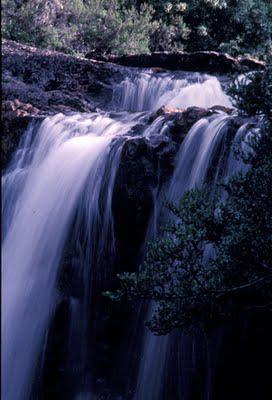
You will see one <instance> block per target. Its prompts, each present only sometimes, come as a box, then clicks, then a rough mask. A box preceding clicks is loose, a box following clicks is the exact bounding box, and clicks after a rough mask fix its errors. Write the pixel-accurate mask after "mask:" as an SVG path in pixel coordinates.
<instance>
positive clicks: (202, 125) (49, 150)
mask: <svg viewBox="0 0 272 400" xmlns="http://www.w3.org/2000/svg"><path fill="white" fill-rule="evenodd" d="M109 104H110V107H111V110H108V111H96V112H92V113H90V112H82V113H71V112H70V113H68V114H67V115H64V114H63V113H59V114H56V115H54V116H50V117H47V118H46V119H45V120H44V121H43V122H41V123H37V124H36V123H33V124H32V125H30V126H29V128H28V129H27V130H26V132H25V134H24V137H23V138H22V140H21V142H20V144H19V147H18V149H17V151H16V152H15V154H14V156H13V158H12V160H11V162H10V164H9V166H8V168H7V170H6V172H5V174H4V176H3V193H4V201H3V219H4V241H3V248H2V265H3V270H2V288H3V298H2V309H3V314H2V338H3V339H2V340H3V352H2V371H3V372H2V379H3V387H2V395H3V399H4V400H28V399H29V398H31V396H34V398H39V394H37V392H35V391H38V392H39V390H44V387H45V386H47V385H46V383H48V382H49V383H50V384H51V386H53V385H54V383H56V382H54V379H55V378H54V377H53V376H52V375H53V374H52V375H50V373H49V372H48V370H49V369H50V368H49V367H50V360H49V356H48V354H50V351H49V350H50V346H53V349H54V345H52V343H51V342H50V339H49V338H50V337H51V336H52V335H53V337H54V334H56V333H58V334H59V335H60V336H61V337H62V338H63V351H64V354H62V355H61V356H60V357H59V359H58V360H57V364H59V365H58V367H59V369H61V370H62V375H63V376H62V380H61V382H58V384H59V385H60V386H61V387H62V389H61V390H62V394H61V395H62V396H63V397H62V398H63V399H66V398H67V399H79V400H82V399H86V400H87V399H88V400H89V399H93V398H99V397H96V396H98V395H99V394H101V393H99V391H100V389H99V387H98V386H99V385H98V384H97V382H94V376H96V375H95V374H96V373H97V370H99V368H100V369H101V367H100V364H102V369H103V368H104V370H105V371H106V372H105V373H104V375H105V378H104V383H103V384H104V386H106V387H107V385H108V386H109V387H111V385H113V386H116V387H115V388H114V390H115V391H116V392H118V391H120V392H121V393H122V396H123V397H122V398H132V394H131V393H132V392H133V391H134V389H135V386H137V390H136V394H135V396H136V397H135V399H137V400H138V399H142V400H145V399H148V398H150V397H149V391H148V390H149V389H148V388H147V386H148V385H150V383H151V382H152V393H157V395H156V397H155V399H158V400H159V399H160V397H159V396H160V395H159V392H160V388H161V386H160V385H164V387H167V382H166V381H167V379H166V375H165V370H164V366H165V363H166V360H167V359H168V357H169V350H168V349H169V340H170V341H171V340H172V339H171V338H170V339H167V340H165V339H162V340H161V339H160V344H159V345H158V343H157V339H154V337H153V335H151V334H148V335H147V336H145V335H143V337H144V340H143V343H142V340H139V338H136V339H135V340H134V341H133V340H131V341H130V339H129V332H130V331H131V330H130V328H128V329H127V330H126V329H123V331H122V335H123V338H124V345H123V346H124V347H123V348H122V343H120V342H118V341H117V343H115V345H116V348H113V349H111V351H112V353H109V355H108V358H109V359H110V360H107V362H105V361H101V360H100V358H99V349H101V347H102V346H101V344H99V340H98V337H99V335H102V337H104V336H106V332H105V327H106V326H107V323H108V322H105V321H104V320H106V319H110V317H109V315H110V314H109V312H108V310H106V309H105V306H104V305H103V304H102V303H103V301H102V300H101V290H100V289H101V288H103V287H104V286H105V285H107V284H108V280H111V279H113V276H114V273H115V271H116V269H117V264H118V263H120V265H121V264H122V263H124V264H125V263H126V262H129V257H131V254H133V251H134V254H136V253H138V256H137V259H136V257H135V259H133V260H131V263H132V264H134V266H135V267H136V264H137V262H138V261H139V260H140V259H141V256H142V254H141V248H142V245H143V243H142V240H143V239H144V236H146V232H147V231H148V227H147V226H148V223H151V222H152V224H153V225H157V224H158V223H159V221H154V214H153V217H152V210H153V211H154V210H156V207H157V208H158V204H156V203H158V202H159V201H160V195H161V193H165V190H168V191H169V192H168V193H169V197H170V198H171V199H177V198H178V197H179V196H181V195H182V194H183V193H184V190H186V189H188V188H191V187H194V186H195V185H198V184H201V183H202V182H204V181H205V179H206V177H207V175H208V173H209V171H210V173H211V175H212V177H213V179H215V178H214V177H215V175H216V176H217V177H222V176H224V174H225V172H226V165H227V166H229V163H230V161H229V160H230V158H229V157H231V156H232V153H231V150H230V148H231V146H230V144H231V142H232V140H233V138H234V137H235V135H236V133H237V134H238V132H239V129H238V128H239V127H240V126H241V125H242V123H241V121H240V123H238V125H237V124H236V125H235V123H234V124H233V120H234V118H233V116H230V115H228V114H226V113H225V112H223V111H217V112H216V113H214V112H213V111H212V110H210V111H207V110H206V109H207V108H210V107H212V106H215V105H220V106H223V107H226V108H229V107H230V106H231V103H230V100H229V98H228V97H227V96H226V94H225V93H224V92H223V90H222V88H221V85H220V82H219V80H218V79H217V78H215V77H212V76H209V75H200V74H198V73H196V74H184V73H181V74H180V75H177V76H173V75H171V74H169V73H166V74H165V73H162V74H157V73H154V72H152V71H143V72H138V71H135V73H132V75H130V76H128V77H126V78H125V79H124V80H123V81H122V80H121V81H120V82H118V83H117V84H116V85H115V86H114V89H113V97H112V99H111V100H110V102H109ZM165 104H167V105H169V106H171V107H175V108H181V109H186V108H187V107H192V106H198V107H202V109H201V113H202V116H203V118H202V119H200V121H198V122H196V121H197V119H199V118H196V120H195V121H193V122H192V123H191V126H190V128H191V129H190V130H189V129H188V130H189V133H188V130H187V131H186V132H180V131H181V125H178V124H177V126H176V127H175V124H176V123H177V121H176V120H175V119H171V118H170V119H169V117H168V116H167V115H161V116H159V117H157V115H156V111H157V110H158V109H159V108H160V107H161V106H163V105H165ZM174 114H175V115H176V114H178V116H177V118H182V117H181V115H182V112H181V110H180V112H178V113H174ZM194 122H196V124H194ZM230 127H231V129H230ZM174 129H176V132H175V133H173V130H174ZM240 132H241V131H240ZM246 133H247V128H246V125H244V127H243V134H246ZM174 134H175V135H176V136H178V139H177V140H176V141H175V140H174V139H173V135H174ZM186 134H187V136H186ZM171 135H172V136H171ZM184 137H185V140H184V141H183V142H182V140H183V138H184ZM227 139H228V140H227ZM180 143H182V144H181V147H180V148H179V146H180ZM171 146H172V148H171ZM178 149H179V151H178V152H177V150H178ZM156 151H160V152H161V153H156ZM137 152H138V153H137ZM139 152H140V154H139ZM141 152H142V153H141ZM145 152H146V153H145ZM167 152H168V153H167ZM143 154H144V156H145V154H148V157H147V158H146V159H145V158H144V157H143ZM158 154H160V157H158ZM169 154H170V155H171V157H172V161H171V162H172V166H171V168H172V169H171V168H170V169H169V171H168V176H165V177H164V181H163V179H162V177H161V170H162V169H161V168H162V166H163V162H162V161H163V157H166V156H167V157H168V155H169ZM156 157H157V158H158V159H156ZM169 159H170V156H169ZM126 160H127V162H126ZM139 160H141V161H142V160H144V161H143V163H142V164H140V170H139V171H136V173H139V175H141V174H142V181H144V182H145V185H146V182H147V180H148V176H147V175H145V173H144V172H146V171H148V173H149V174H150V175H152V174H153V175H152V176H153V178H154V181H153V183H152V184H151V185H150V187H147V188H146V187H143V186H142V187H141V185H140V186H139V188H138V192H137V193H138V195H139V198H138V199H136V198H135V196H134V197H133V196H132V195H131V193H132V192H131V190H133V189H132V188H135V187H136V186H137V184H138V181H137V179H135V175H133V173H132V170H134V174H135V166H136V165H137V166H138V165H139V164H137V162H138V161H139ZM158 160H159V161H158ZM218 160H219V161H218ZM129 162H130V163H132V164H131V165H132V166H133V168H132V169H129V168H128V165H129ZM148 163H149V164H148ZM160 163H161V164H160ZM214 164H215V165H214ZM143 167H144V168H145V169H142V170H141V168H143ZM212 167H213V168H212ZM152 169H153V170H152ZM230 169H232V167H230ZM151 170H152V171H151ZM173 170H174V173H173ZM211 171H212V172H211ZM171 177H172V178H171ZM129 179H130V181H129ZM171 179H172V180H171ZM120 182H121V184H120ZM169 184H170V186H169ZM168 187H169V188H168ZM124 188H125V189H124ZM167 188H168V189H167ZM118 190H119V191H120V192H119V194H120V193H122V194H124V193H125V196H124V199H123V200H122V196H119V197H118V196H117V195H116V191H118ZM144 190H146V192H148V193H149V196H150V199H149V200H148V201H150V204H149V209H148V210H147V211H146V215H144V218H143V219H144V223H143V222H142V225H143V227H141V229H140V228H139V227H137V226H136V225H135V227H134V228H132V229H135V230H136V231H137V230H140V231H141V232H140V234H139V237H138V239H137V240H138V244H137V246H135V243H134V244H133V241H134V239H135V238H134V237H133V234H134V233H133V234H132V237H131V238H130V239H131V242H132V244H131V243H130V245H131V246H132V247H133V245H134V246H135V248H136V250H135V249H130V248H129V246H128V249H129V250H128V252H127V253H126V251H127V249H125V250H124V247H126V245H128V240H129V238H128V237H126V227H127V226H128V225H129V224H130V223H131V221H130V220H128V219H126V218H124V215H125V214H126V212H127V211H128V209H129V201H130V196H132V197H133V202H134V203H135V204H137V201H140V194H143V193H145V192H144ZM154 193H155V194H154ZM118 202H119V204H118ZM121 203H122V204H123V205H124V207H122V206H120V204H121ZM137 212H138V213H139V212H140V213H141V210H140V211H139V209H138V210H137ZM132 214H133V213H132ZM155 214H156V213H155ZM156 215H157V216H158V218H159V213H157V214H156ZM133 217H134V218H135V215H134V216H133ZM133 217H132V218H133ZM150 221H151V222H150ZM122 235H123V237H122ZM135 235H136V234H135ZM121 237H122V240H123V243H122V244H120V243H121V242H122V240H121ZM146 238H147V237H146ZM126 240H127V242H126ZM69 252H70V253H71V254H72V256H71V257H70V256H69V257H68V260H67V254H68V255H69ZM122 257H123V259H122ZM132 264H131V265H132ZM134 266H133V268H134ZM127 267H128V266H127ZM67 274H68V278H67V276H66V275H67ZM67 280H68V284H67ZM69 285H70V286H69ZM61 307H64V308H65V310H66V311H65V313H64V314H65V317H66V323H67V325H65V326H67V330H65V329H64V328H63V331H61V332H58V331H57V328H56V326H57V323H56V320H57V312H58V310H61ZM103 319H104V320H103ZM128 320H129V322H130V326H133V327H135V326H137V323H138V322H137V317H135V318H128ZM103 328H104V329H103ZM119 329H120V328H119ZM101 330H102V331H103V332H101ZM117 331H118V330H117ZM139 332H140V334H141V333H142V332H143V329H142V328H140V329H139ZM162 342H163V343H165V344H166V346H165V345H164V344H163V346H162V347H161V343H162ZM97 343H98V344H99V346H100V347H96V345H97ZM128 343H129V344H128ZM109 346H112V347H114V343H113V344H112V343H111V344H110V345H109ZM126 346H127V347H126ZM188 346H189V347H190V344H188ZM104 347H106V345H105V346H104ZM120 348H121V353H122V358H120V360H119V359H118V356H117V354H118V352H119V351H120ZM127 348H130V349H132V348H133V349H134V350H133V351H134V357H135V348H136V354H137V353H139V352H142V356H141V357H142V360H143V361H142V363H144V364H142V363H141V362H140V363H139V362H137V361H136V358H137V357H135V358H134V361H135V365H133V366H131V368H130V370H131V371H132V372H131V376H130V377H128V378H126V375H125V374H122V371H124V369H126V365H127V364H126V363H128V360H126V362H125V361H124V354H125V353H126V349H127ZM95 349H96V350H95ZM141 349H142V350H141ZM146 349H147V350H146ZM158 349H159V351H158ZM95 351H96V352H97V353H98V354H95ZM103 351H106V350H103ZM133 351H132V350H130V352H132V353H133ZM154 353H156V358H154ZM130 354H131V353H130ZM101 358H102V359H103V354H102V356H101ZM155 361H156V363H157V367H156V368H157V371H161V372H160V373H159V375H160V378H158V375H156V377H154V374H153V372H152V369H153V368H154V366H153V365H152V364H153V362H155ZM103 363H104V364H103ZM48 365H49V367H48ZM109 370H110V371H111V372H112V376H110V377H109V376H108V375H107V373H108V371H109ZM42 371H46V372H45V377H43V378H41V376H43V375H42V374H43V372H42ZM46 374H47V375H46ZM150 374H151V375H150ZM120 376H122V378H120ZM43 379H44V381H45V383H44V382H43V383H41V386H42V389H41V388H39V387H37V386H39V385H37V383H36V382H37V381H39V380H43ZM107 379H108V382H107ZM124 379H128V380H129V381H130V380H133V379H134V384H132V385H131V383H130V382H129V381H125V382H124ZM98 380H99V379H98ZM114 380H115V385H114ZM52 382H53V383H52ZM135 382H137V385H135ZM50 384H48V386H49V387H50ZM102 386H103V385H102ZM52 390H53V393H54V388H53V389H52ZM103 390H105V387H104V388H103ZM165 390H167V389H165ZM184 390H185V391H186V390H189V389H188V388H186V389H184ZM49 393H50V391H49ZM162 393H164V391H162ZM54 395H56V393H54ZM170 395H171V394H170ZM35 396H36V397H35ZM47 396H48V398H50V396H53V395H52V393H51V394H47ZM112 398H114V397H112ZM119 398H120V397H119ZM207 399H208V397H207Z"/></svg>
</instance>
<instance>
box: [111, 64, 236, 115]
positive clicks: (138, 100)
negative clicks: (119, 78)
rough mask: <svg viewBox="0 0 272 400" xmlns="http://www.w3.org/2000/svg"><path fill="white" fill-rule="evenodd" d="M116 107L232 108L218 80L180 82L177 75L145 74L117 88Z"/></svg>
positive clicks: (195, 75) (191, 77)
mask: <svg viewBox="0 0 272 400" xmlns="http://www.w3.org/2000/svg"><path fill="white" fill-rule="evenodd" d="M113 104H114V105H115V106H117V107H120V108H121V109H124V110H128V111H143V110H150V111H154V110H158V109H159V108H160V107H161V106H163V105H169V106H172V107H177V108H187V107H190V106H196V107H204V108H208V107H212V106H214V105H222V106H226V107H231V102H230V100H229V97H228V96H227V95H226V94H225V93H224V92H223V90H222V88H221V85H220V82H219V81H218V79H217V78H215V77H213V76H210V75H200V74H198V73H193V74H192V73H191V74H186V75H185V76H184V77H183V78H179V79H177V78H176V77H175V76H174V75H169V74H162V75H159V76H158V75H156V74H153V73H151V72H148V71H147V72H143V73H141V74H139V75H138V76H137V75H136V76H135V77H133V78H129V77H128V78H126V79H125V80H124V81H123V82H121V83H120V84H119V85H117V86H116V87H115V90H114V95H113Z"/></svg>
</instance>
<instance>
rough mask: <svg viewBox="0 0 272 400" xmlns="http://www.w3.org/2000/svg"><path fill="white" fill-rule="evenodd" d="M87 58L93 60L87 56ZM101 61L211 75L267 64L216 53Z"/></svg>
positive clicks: (160, 55) (141, 55)
mask: <svg viewBox="0 0 272 400" xmlns="http://www.w3.org/2000/svg"><path fill="white" fill-rule="evenodd" d="M85 57H86V58H92V55H91V54H86V56H85ZM100 60H103V61H106V62H112V63H115V64H120V65H124V66H127V67H142V68H153V69H154V68H163V69H167V70H176V71H177V70H183V71H198V72H210V73H223V74H225V73H234V72H246V71H249V70H255V69H262V68H264V66H265V63H263V62H261V61H257V60H254V59H253V58H249V57H242V58H234V57H232V56H230V55H228V54H225V53H219V52H216V51H196V52H192V53H187V52H176V53H169V52H155V53H151V54H135V55H123V56H114V55H111V56H108V57H101V58H100Z"/></svg>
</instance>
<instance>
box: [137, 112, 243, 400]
mask: <svg viewBox="0 0 272 400" xmlns="http://www.w3.org/2000/svg"><path fill="white" fill-rule="evenodd" d="M231 118H232V117H230V116H228V115H226V114H224V113H222V114H221V115H220V114H219V115H217V116H212V117H209V118H203V119H200V120H199V121H198V122H196V123H195V124H194V125H193V127H192V128H191V129H190V131H189V132H188V134H187V135H186V137H185V139H184V141H183V142H182V145H181V146H180V150H179V152H178V154H177V156H176V165H175V170H174V173H173V176H172V179H171V182H170V184H169V187H168V189H167V193H160V194H159V195H158V197H157V199H156V203H157V204H156V213H155V214H154V215H153V219H155V220H156V221H152V223H151V224H152V225H155V226H157V225H158V223H159V222H158V221H161V222H162V221H169V219H171V218H172V215H171V213H170V212H168V211H167V210H165V209H164V208H163V200H164V199H165V197H166V199H167V201H170V202H173V203H177V202H178V201H179V199H180V198H181V197H182V195H183V194H184V193H185V192H186V191H187V190H190V189H193V188H200V187H201V186H202V185H203V183H204V182H205V179H206V176H207V173H208V170H209V167H210V165H211V163H212V161H213V158H214V156H215V154H216V151H217V150H218V149H219V150H220V145H221V144H222V142H223V140H224V138H225V136H226V134H227V132H228V125H229V123H230V121H231ZM250 135H251V132H250V130H249V128H248V124H244V125H242V126H241V127H240V128H239V129H238V130H237V132H236V133H235V136H234V139H233V140H232V145H231V146H230V148H229V149H228V151H227V155H226V163H225V164H226V165H225V166H224V170H223V174H222V176H221V180H222V181H224V182H227V180H228V179H229V178H230V176H231V175H232V174H234V173H236V172H246V171H247V169H248V168H249V167H248V165H246V164H244V163H243V162H242V161H241V160H237V157H236V156H235V148H236V146H237V145H242V147H243V148H245V147H246V141H247V138H248V137H249V136H250ZM220 151H221V153H223V151H224V147H223V146H222V148H221V150H220ZM221 155H222V156H223V154H221ZM219 160H220V157H219ZM219 168H220V162H219V161H218V162H217V165H216V168H215V172H214V175H215V177H216V176H217V177H218V169H219ZM218 181H219V179H216V178H215V180H214V184H213V185H214V186H215V185H216V183H217V182H218ZM210 190H211V192H212V190H213V187H211V188H210ZM221 196H222V199H224V198H225V196H226V193H225V192H223V193H222V194H221ZM158 209H159V210H160V211H158ZM156 234H158V232H156ZM149 235H150V233H149ZM150 236H151V237H152V236H154V232H152V233H151V235H150ZM150 236H149V239H150ZM207 250H208V249H207ZM154 307H155V305H154V304H153V303H151V304H150V305H149V308H148V312H147V316H146V318H147V319H150V318H151V316H152V314H153V311H154ZM171 347H172V349H171ZM194 347H195V338H194V337H190V336H188V335H186V334H184V333H183V332H174V333H170V334H169V335H167V336H155V335H154V334H152V333H151V332H150V331H148V330H146V332H145V339H144V343H143V349H142V357H141V363H140V368H139V375H138V381H137V385H136V392H135V395H134V398H133V399H134V400H142V399H152V400H158V399H168V398H172V397H171V396H173V393H174V396H175V397H174V398H178V399H183V398H184V399H187V398H191V396H192V392H191V391H190V388H189V385H188V382H190V372H188V375H186V374H185V368H184V365H183V367H182V362H183V361H185V362H187V363H188V360H190V361H189V362H190V363H191V365H192V368H194V366H195V364H196V354H195V350H194ZM173 349H174V350H173ZM173 351H174V355H173ZM190 352H191V354H190ZM185 355H186V356H185ZM188 355H189V358H188ZM173 358H176V359H177V365H178V366H179V367H180V365H181V367H180V369H179V370H178V371H175V374H174V376H175V379H177V381H178V383H177V382H176V388H175V389H173V387H172V388H171V390H172V391H170V393H169V392H167V390H166V391H164V389H165V385H166V382H165V379H166V375H167V371H168V374H169V371H171V368H172V367H171V359H173ZM182 360H183V361H182ZM186 360H187V361H186ZM210 368H211V367H210V365H207V390H206V392H205V393H206V395H205V394H203V399H204V400H210V399H211V397H210V395H211V393H210V385H211V382H210V380H211V379H212V377H211V374H212V372H211V371H209V370H210ZM179 374H180V375H179ZM170 375H171V372H170ZM184 376H186V379H184ZM172 386H173V382H172ZM188 388H189V389H188Z"/></svg>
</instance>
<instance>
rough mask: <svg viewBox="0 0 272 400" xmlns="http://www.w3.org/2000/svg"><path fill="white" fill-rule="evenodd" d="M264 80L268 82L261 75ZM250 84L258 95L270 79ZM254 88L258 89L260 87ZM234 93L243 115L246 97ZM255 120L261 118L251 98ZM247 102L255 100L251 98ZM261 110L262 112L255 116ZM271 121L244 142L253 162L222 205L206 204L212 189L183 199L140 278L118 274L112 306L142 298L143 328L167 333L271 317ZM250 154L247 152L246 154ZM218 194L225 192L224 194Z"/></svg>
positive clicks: (218, 201)
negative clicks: (146, 311)
mask: <svg viewBox="0 0 272 400" xmlns="http://www.w3.org/2000/svg"><path fill="white" fill-rule="evenodd" d="M266 74H268V75H266ZM264 75H265V77H263V78H262V79H260V77H259V74H258V75H256V76H255V78H254V79H255V80H254V79H253V78H252V80H251V82H253V81H254V82H255V85H256V87H255V90H260V89H261V87H260V86H261V85H262V84H263V80H267V81H266V82H267V84H268V87H269V88H270V89H269V90H270V92H269V93H268V95H270V98H271V95H272V90H271V75H270V74H269V73H268V72H267V71H266V72H265V73H264ZM258 86H259V87H258ZM240 89H241V91H240V93H238V91H237V92H236V95H237V98H238V99H239V101H240V103H241V104H243V105H244V110H247V109H249V110H250V112H251V113H252V110H253V105H251V106H250V107H247V106H246V98H245V97H244V96H247V94H248V91H247V90H246V88H245V87H244V86H241V87H240ZM255 100H256V104H255V108H254V113H259V112H263V111H264V109H266V108H264V109H263V105H262V104H263V103H259V102H258V98H256V99H255ZM250 101H252V98H250ZM258 106H259V107H260V109H258ZM271 133H272V121H271V115H266V116H264V120H263V125H262V129H261V131H260V132H259V134H256V135H255V136H254V135H251V136H249V138H248V139H246V143H247V146H246V147H247V155H246V157H245V156H244V154H243V151H242V150H240V152H241V156H243V160H244V162H247V163H250V168H249V170H248V172H247V173H244V174H242V173H240V174H238V175H236V176H234V177H232V178H231V179H230V181H229V182H228V183H227V184H224V185H223V190H225V191H226V192H227V198H226V200H224V201H223V200H222V196H220V195H219V193H218V195H217V196H216V198H215V199H214V198H213V199H211V197H210V193H209V189H208V188H207V187H206V188H205V187H204V188H203V189H198V190H193V191H189V192H187V193H186V194H185V195H184V196H183V198H182V199H181V201H180V203H179V204H177V205H173V204H169V205H168V207H169V208H170V210H171V212H172V214H173V216H174V218H173V221H174V222H171V224H170V226H168V227H166V228H165V229H164V231H165V234H164V235H163V237H162V238H159V239H157V240H156V241H154V242H152V243H151V244H150V246H149V250H148V252H147V255H146V259H145V261H144V263H143V265H142V266H141V267H140V269H139V271H138V272H137V273H123V274H120V275H119V281H120V289H119V291H117V292H115V293H113V294H111V293H108V294H107V295H108V296H109V297H111V298H113V299H114V300H118V299H119V300H120V299H122V298H124V297H125V298H129V299H134V298H146V299H151V300H153V301H154V302H155V304H156V309H155V311H154V313H153V316H152V318H151V320H150V321H148V322H147V325H148V327H149V328H150V329H151V330H152V331H154V332H155V333H156V334H165V333H168V332H170V331H171V330H172V329H174V328H176V327H180V326H183V327H185V328H188V327H193V326H195V325H197V326H201V327H205V328H207V327H211V326H213V324H215V323H218V322H219V321H221V320H222V319H226V318H227V319H228V318H232V317H233V316H235V315H240V313H244V312H246V313H248V312H252V311H258V310H264V309H270V310H272V292H271V284H272V196H271V188H272V174H271V171H272V134H271ZM249 150H250V151H249ZM221 190H222V188H221Z"/></svg>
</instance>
